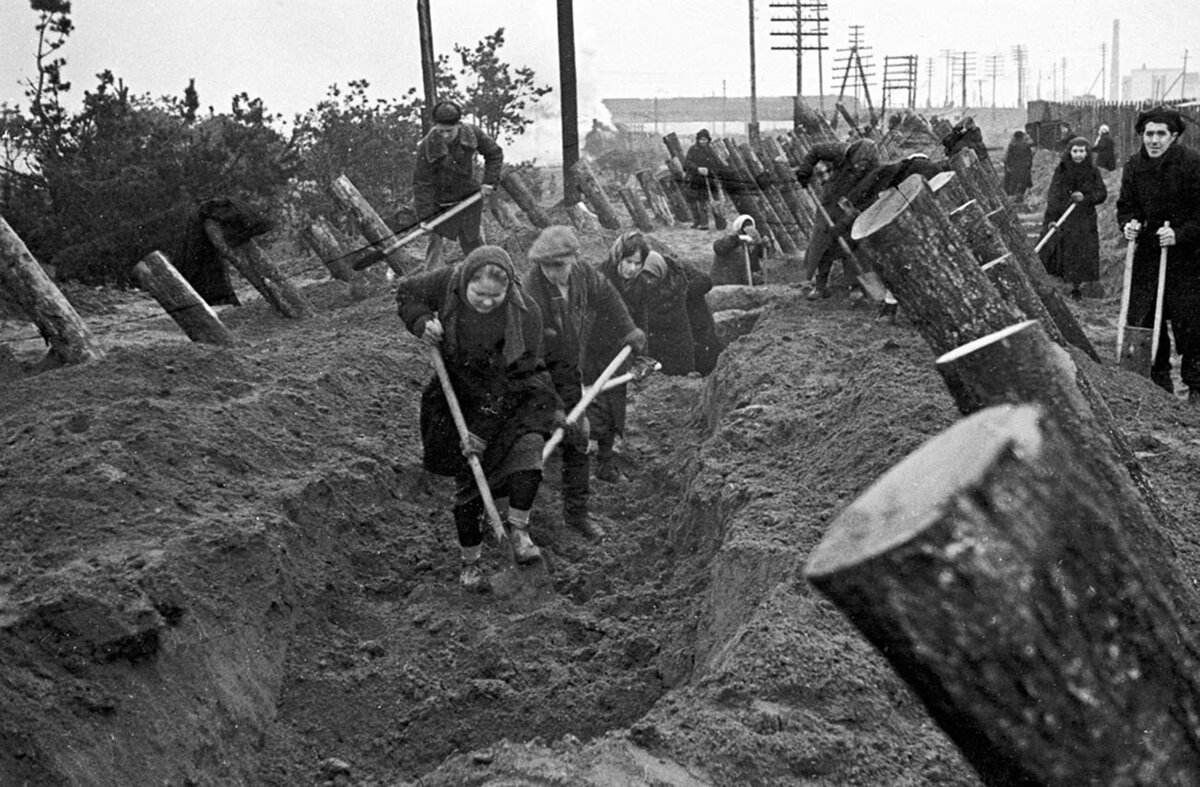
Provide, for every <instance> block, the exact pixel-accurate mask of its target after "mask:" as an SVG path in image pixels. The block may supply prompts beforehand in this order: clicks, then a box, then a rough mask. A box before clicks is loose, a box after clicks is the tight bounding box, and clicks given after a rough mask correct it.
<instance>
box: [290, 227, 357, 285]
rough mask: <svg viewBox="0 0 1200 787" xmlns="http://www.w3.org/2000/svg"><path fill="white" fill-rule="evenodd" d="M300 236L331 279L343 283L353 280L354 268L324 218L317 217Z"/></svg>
mask: <svg viewBox="0 0 1200 787" xmlns="http://www.w3.org/2000/svg"><path fill="white" fill-rule="evenodd" d="M301 234H302V235H303V237H304V241H305V242H306V243H307V244H308V247H309V248H310V249H312V250H313V253H314V254H316V255H317V256H318V257H319V258H320V259H321V262H323V263H325V267H326V268H328V269H329V274H330V275H331V276H333V278H335V279H337V280H338V281H345V282H349V281H351V280H353V279H354V268H353V267H351V265H350V260H349V259H347V257H346V254H345V253H344V252H343V251H342V244H341V243H339V242H338V239H337V235H336V234H335V233H334V231H333V226H332V225H331V224H330V223H329V221H328V220H327V219H326V218H325V217H324V216H318V217H317V219H316V220H315V221H313V222H312V223H310V224H309V225H308V226H307V227H305V228H304V231H303V233H301Z"/></svg>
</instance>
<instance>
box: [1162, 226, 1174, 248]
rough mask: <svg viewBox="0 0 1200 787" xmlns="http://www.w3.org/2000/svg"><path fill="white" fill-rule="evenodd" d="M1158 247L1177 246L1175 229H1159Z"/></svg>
mask: <svg viewBox="0 0 1200 787" xmlns="http://www.w3.org/2000/svg"><path fill="white" fill-rule="evenodd" d="M1158 245H1159V246H1174V245H1175V229H1174V227H1159V228H1158Z"/></svg>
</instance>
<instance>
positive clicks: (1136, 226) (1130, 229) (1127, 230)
mask: <svg viewBox="0 0 1200 787" xmlns="http://www.w3.org/2000/svg"><path fill="white" fill-rule="evenodd" d="M1141 230H1142V223H1141V222H1140V221H1138V220H1137V219H1130V220H1129V221H1127V222H1125V226H1124V227H1122V228H1121V233H1122V234H1123V235H1124V236H1125V240H1137V236H1138V233H1139V232H1141Z"/></svg>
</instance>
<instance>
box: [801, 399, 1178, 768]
mask: <svg viewBox="0 0 1200 787" xmlns="http://www.w3.org/2000/svg"><path fill="white" fill-rule="evenodd" d="M1078 451H1079V446H1078V445H1077V444H1076V443H1075V442H1074V441H1072V440H1071V439H1070V438H1069V437H1068V436H1067V435H1065V434H1064V433H1063V432H1062V430H1061V429H1060V428H1059V426H1058V424H1057V422H1056V421H1055V420H1054V419H1053V418H1051V417H1049V416H1048V415H1046V414H1043V412H1042V411H1041V410H1040V409H1039V408H1037V407H1032V406H1017V407H1013V406H1002V407H994V408H990V409H987V410H984V411H981V412H980V413H978V414H976V415H974V416H971V417H969V418H967V419H964V420H963V421H960V422H959V423H958V424H956V425H954V426H952V427H951V428H950V429H948V430H946V431H945V432H943V433H942V434H940V435H938V436H937V437H935V438H934V439H932V440H930V441H929V442H928V443H926V444H925V445H924V446H922V447H921V448H920V449H918V450H917V451H916V452H915V453H913V454H912V455H910V456H909V457H907V458H906V459H905V460H904V461H902V462H901V463H900V464H899V465H897V466H896V467H894V468H893V469H892V470H891V471H889V472H888V473H887V474H885V475H884V476H883V477H882V478H880V479H879V481H877V482H876V483H875V484H874V485H872V486H871V487H870V488H869V489H868V490H867V491H866V492H865V493H864V494H863V495H862V496H861V497H859V498H858V499H857V500H855V501H854V502H853V503H851V505H850V506H849V507H847V508H846V510H845V511H843V512H842V513H841V514H840V515H839V516H838V517H837V519H836V520H834V522H833V524H832V525H831V526H830V529H829V532H828V533H827V534H826V536H825V538H824V539H823V540H822V542H821V543H820V544H819V545H818V546H817V548H816V549H815V550H814V552H813V554H812V557H811V558H810V560H809V562H808V565H807V567H806V571H805V575H806V577H807V578H808V580H809V581H810V582H812V584H813V585H814V586H815V587H817V588H818V589H819V590H820V591H821V592H822V593H823V594H825V595H826V596H827V597H829V598H830V599H831V600H832V601H833V602H834V603H835V604H837V606H838V607H839V608H840V609H841V610H842V611H843V612H844V613H845V614H846V615H847V617H849V618H850V619H851V620H852V621H853V622H854V624H855V626H856V627H857V628H858V629H859V631H861V632H862V634H863V635H864V636H865V637H866V638H867V639H868V640H870V641H871V642H872V643H873V644H874V645H875V646H876V647H878V648H879V650H880V651H881V652H882V653H883V655H884V656H885V657H886V658H887V659H888V660H889V661H890V662H891V664H892V666H893V667H894V668H895V669H896V671H897V672H898V673H899V674H900V675H901V676H902V677H903V678H904V679H905V680H906V681H907V682H908V684H909V685H910V686H911V687H912V689H913V691H914V692H916V694H917V695H918V696H919V697H920V698H921V700H922V701H923V702H924V704H925V707H926V708H927V709H928V710H929V712H930V715H931V716H932V717H933V718H934V720H935V721H937V723H938V724H939V725H940V726H941V727H942V729H943V730H944V731H945V732H946V734H947V735H948V736H949V737H950V738H951V739H952V740H953V741H954V742H955V743H956V744H957V745H958V747H959V748H960V749H961V750H962V752H963V754H964V756H965V757H966V759H967V760H968V761H969V762H970V763H971V764H972V766H974V768H975V769H976V770H977V771H978V773H979V775H980V777H981V778H982V779H983V781H984V782H985V783H987V784H989V785H997V786H999V785H1005V786H1008V785H1064V786H1065V785H1083V784H1105V785H1117V784H1147V785H1148V784H1176V785H1184V784H1200V736H1198V731H1200V686H1198V685H1197V675H1200V662H1198V659H1197V652H1196V648H1195V645H1194V643H1193V642H1192V640H1191V636H1190V634H1189V632H1188V631H1187V630H1186V629H1185V628H1184V627H1183V626H1182V625H1181V623H1180V621H1179V620H1178V618H1177V617H1176V616H1175V615H1174V614H1173V612H1172V610H1171V605H1170V603H1169V602H1168V600H1167V598H1166V595H1165V593H1164V592H1163V589H1162V587H1161V585H1159V583H1158V582H1157V580H1156V578H1155V573H1154V569H1153V567H1152V566H1149V565H1147V563H1146V562H1145V561H1144V560H1143V559H1142V554H1143V549H1142V546H1141V545H1139V544H1137V543H1135V542H1133V540H1132V539H1131V538H1130V537H1129V536H1128V535H1127V534H1126V533H1125V531H1124V524H1125V523H1123V522H1122V521H1120V520H1119V519H1118V517H1117V516H1115V512H1116V511H1117V510H1118V506H1117V503H1118V501H1117V500H1116V499H1115V490H1113V489H1112V487H1111V486H1109V485H1108V484H1107V483H1106V480H1105V479H1103V478H1098V477H1096V475H1094V474H1093V473H1092V472H1091V471H1092V468H1091V467H1090V466H1089V465H1088V464H1086V463H1081V462H1079V461H1077V460H1078Z"/></svg>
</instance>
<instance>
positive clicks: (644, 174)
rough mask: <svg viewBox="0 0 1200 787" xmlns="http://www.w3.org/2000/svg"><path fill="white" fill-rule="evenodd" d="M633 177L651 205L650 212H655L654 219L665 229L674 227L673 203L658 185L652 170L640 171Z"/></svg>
mask: <svg viewBox="0 0 1200 787" xmlns="http://www.w3.org/2000/svg"><path fill="white" fill-rule="evenodd" d="M633 176H634V177H635V178H637V182H638V185H639V186H641V187H642V192H643V193H644V194H645V195H646V201H647V202H649V203H650V210H652V211H654V217H655V218H656V219H658V220H659V222H660V223H662V225H663V226H664V227H674V226H675V216H674V215H672V214H671V203H669V202H668V201H667V195H666V194H664V193H663V190H662V187H661V186H659V185H658V181H656V180H655V179H654V175H653V174H651V172H650V170H648V169H640V170H638V171H637V172H635V173H633Z"/></svg>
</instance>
